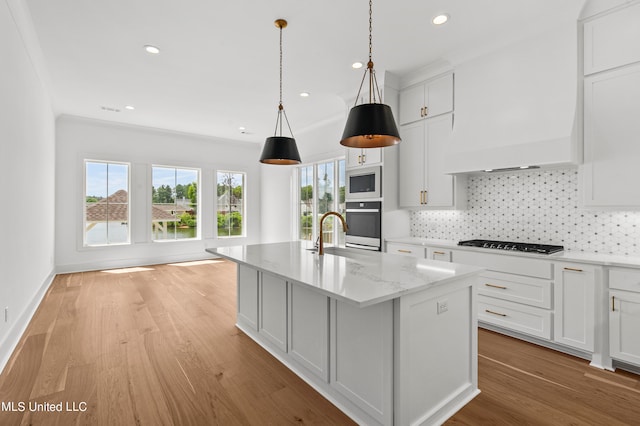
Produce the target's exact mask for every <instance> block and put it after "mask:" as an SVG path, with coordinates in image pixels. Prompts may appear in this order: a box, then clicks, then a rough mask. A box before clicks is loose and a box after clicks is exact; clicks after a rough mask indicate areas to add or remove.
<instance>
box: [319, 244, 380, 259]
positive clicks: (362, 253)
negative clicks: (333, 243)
mask: <svg viewBox="0 0 640 426" xmlns="http://www.w3.org/2000/svg"><path fill="white" fill-rule="evenodd" d="M307 250H309V251H311V252H312V253H313V254H317V253H318V249H317V248H312V249H307ZM324 255H332V256H340V257H348V258H350V259H355V260H368V261H372V258H373V256H372V255H373V253H368V252H367V251H366V250H358V249H353V248H345V247H325V248H324Z"/></svg>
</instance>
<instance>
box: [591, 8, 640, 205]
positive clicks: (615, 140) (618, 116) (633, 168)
mask: <svg viewBox="0 0 640 426" xmlns="http://www.w3.org/2000/svg"><path fill="white" fill-rule="evenodd" d="M631 16H635V18H634V19H635V21H634V22H631V21H629V19H631V18H630V17H631ZM639 19H640V5H639V4H636V5H635V6H631V7H628V8H625V9H622V10H620V11H618V12H616V13H612V14H608V15H604V16H602V17H599V18H597V19H595V20H593V21H590V22H587V23H585V37H586V36H587V34H589V35H590V37H591V44H592V48H591V49H590V50H592V54H593V55H595V56H598V57H603V58H604V57H606V58H608V59H606V60H605V59H601V60H598V61H596V62H597V64H598V67H596V68H593V67H591V68H590V69H591V70H592V72H593V70H596V69H597V70H602V69H603V68H602V67H604V66H607V67H610V66H615V65H622V64H624V63H628V62H629V61H630V60H631V59H632V58H634V57H635V58H639V59H640V25H638V24H637V22H639V21H638V20H639ZM587 26H588V27H587ZM614 27H616V29H615V31H613V33H614V35H611V36H610V35H605V34H601V33H602V32H603V31H604V30H605V29H609V28H614ZM587 28H589V31H587ZM632 34H635V35H632ZM596 40H597V41H596ZM588 42H589V40H585V49H586V44H587V43H588ZM605 42H606V43H610V44H609V45H607V44H606V43H605ZM596 46H597V48H596ZM607 46H608V47H607ZM605 50H607V51H608V50H611V51H612V52H614V53H611V54H610V53H604V51H605ZM596 51H597V52H600V51H602V52H603V53H597V54H596V53H593V52H596ZM632 51H633V52H635V53H634V54H635V56H633V55H631V54H623V53H624V52H632ZM615 52H618V53H615ZM620 52H622V53H620ZM615 58H617V59H615ZM586 61H587V57H586V56H585V72H586V70H587V62H586ZM639 116H640V63H637V64H633V65H625V66H623V67H620V68H615V69H612V70H609V71H603V72H600V73H597V74H593V75H590V76H588V77H586V78H585V80H584V164H583V166H582V167H581V172H582V199H583V203H584V205H585V206H587V207H612V208H614V207H615V208H624V207H634V208H638V207H640V186H638V185H636V184H635V182H638V181H639V180H640V168H639V167H638V164H639V162H640V144H639V143H638V135H639V134H640V120H638V117H639Z"/></svg>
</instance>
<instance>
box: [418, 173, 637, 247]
mask: <svg viewBox="0 0 640 426" xmlns="http://www.w3.org/2000/svg"><path fill="white" fill-rule="evenodd" d="M467 196H468V207H467V210H438V211H413V212H411V221H410V227H411V228H410V232H411V236H413V237H420V238H437V239H446V240H463V239H472V238H482V239H493V240H503V241H521V242H533V243H535V242H538V243H541V244H560V245H563V246H564V247H565V250H569V251H584V252H594V253H606V254H615V255H629V256H640V247H639V245H638V244H640V212H637V211H626V212H613V211H594V210H584V209H581V208H580V207H579V206H578V172H577V170H576V169H553V170H536V171H528V172H514V173H503V174H492V175H480V176H469V178H468V192H467Z"/></svg>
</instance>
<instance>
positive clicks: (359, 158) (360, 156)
mask: <svg viewBox="0 0 640 426" xmlns="http://www.w3.org/2000/svg"><path fill="white" fill-rule="evenodd" d="M358 164H362V155H358Z"/></svg>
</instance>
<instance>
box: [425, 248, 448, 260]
mask: <svg viewBox="0 0 640 426" xmlns="http://www.w3.org/2000/svg"><path fill="white" fill-rule="evenodd" d="M427 259H431V260H441V261H443V262H451V250H448V249H443V248H439V247H437V248H434V247H427Z"/></svg>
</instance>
